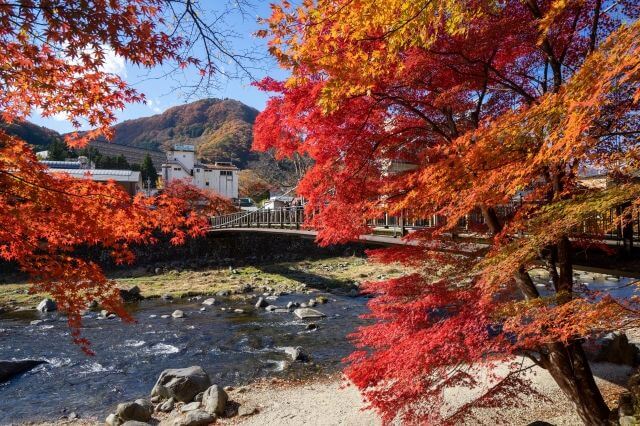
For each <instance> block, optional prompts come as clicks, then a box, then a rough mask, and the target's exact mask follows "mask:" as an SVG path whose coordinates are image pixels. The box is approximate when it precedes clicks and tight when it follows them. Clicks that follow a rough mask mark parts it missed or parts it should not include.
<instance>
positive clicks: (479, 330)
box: [254, 0, 640, 425]
mask: <svg viewBox="0 0 640 426" xmlns="http://www.w3.org/2000/svg"><path fill="white" fill-rule="evenodd" d="M639 9H640V5H638V3H637V2H632V1H604V0H583V1H553V0H549V1H545V0H526V1H521V0H516V1H505V2H494V1H485V0H471V1H459V0H447V1H442V2H432V1H428V0H420V1H412V2H407V1H403V0H388V1H384V2H379V1H373V0H362V1H355V2H354V1H350V0H343V1H342V0H341V1H328V0H319V1H317V2H308V1H305V2H303V4H302V5H301V6H296V7H293V6H290V5H289V3H288V2H286V1H283V2H281V5H275V6H273V13H272V16H271V17H270V18H269V19H268V20H266V21H265V25H266V28H265V30H264V31H262V32H261V33H260V34H261V35H262V36H265V37H268V38H269V42H270V47H271V52H272V53H273V54H274V55H275V56H276V57H277V58H278V60H279V61H280V63H281V64H282V65H283V66H284V67H286V68H288V69H289V70H290V71H291V76H290V77H289V78H288V79H287V80H286V81H284V82H277V81H274V80H272V79H266V80H263V81H262V82H261V83H260V84H259V86H260V87H261V88H262V89H263V90H265V91H269V92H275V95H274V96H273V97H272V98H271V99H270V100H269V102H268V105H267V108H266V110H265V111H263V112H262V113H261V114H260V116H259V117H258V120H257V123H256V126H255V141H254V146H255V147H256V148H257V149H262V150H266V149H271V148H273V149H275V150H276V151H277V153H278V154H279V155H281V156H287V155H292V154H293V153H298V154H303V155H308V156H310V157H311V158H312V159H313V160H314V165H313V167H312V168H311V170H310V171H309V172H308V173H307V175H306V176H305V177H304V179H303V180H302V181H301V183H300V185H299V186H298V188H299V192H300V193H301V195H303V196H304V197H305V198H306V199H307V200H308V201H309V204H308V205H307V209H308V212H309V213H312V212H313V216H311V218H310V219H309V220H310V224H311V225H313V226H314V227H316V228H318V229H319V236H318V239H319V241H320V242H321V243H323V244H330V243H335V242H341V241H345V240H348V239H351V238H355V237H357V236H358V235H359V234H361V233H363V232H367V227H366V225H365V223H366V222H365V220H366V219H369V218H375V217H379V216H380V215H381V214H382V213H383V212H385V211H386V212H389V213H391V214H394V213H396V214H399V213H401V212H403V213H404V214H405V215H407V214H410V215H411V216H413V217H417V218H430V217H433V216H434V215H438V216H439V217H441V218H444V219H445V220H444V221H441V222H440V223H439V226H437V227H435V228H432V229H429V230H424V231H418V232H415V233H412V234H411V236H410V238H411V239H412V240H413V241H415V242H417V245H416V246H407V247H400V248H390V249H384V250H381V251H378V252H375V253H374V257H375V258H377V259H379V260H381V261H384V262H392V261H393V262H395V261H399V262H404V263H407V264H411V265H413V266H415V267H417V268H418V271H419V272H418V273H415V274H411V275H408V276H405V277H402V278H398V279H391V280H386V281H383V282H378V283H368V284H367V285H366V290H367V291H369V292H372V293H374V294H376V295H377V297H376V298H375V299H373V300H372V301H371V303H370V307H371V317H372V318H373V319H375V320H376V321H375V323H374V324H373V325H370V326H367V327H364V328H361V329H360V330H359V331H358V332H357V333H356V334H355V335H354V336H353V338H354V341H355V342H356V344H357V346H358V347H359V348H360V349H361V350H359V351H357V352H356V353H354V354H353V355H352V356H351V357H350V364H349V366H348V368H347V375H348V377H349V378H350V379H351V380H352V381H353V383H355V384H356V385H357V386H358V387H359V388H360V389H361V390H362V391H363V393H364V395H365V396H366V398H367V399H368V401H369V402H370V404H371V405H372V406H373V407H374V408H375V409H377V410H378V411H379V412H380V413H381V414H382V416H383V419H384V420H385V421H386V422H391V421H392V420H393V419H394V418H396V417H397V416H400V417H401V418H402V419H403V420H404V421H406V422H407V423H416V424H417V423H425V422H427V423H430V424H441V423H455V422H457V421H460V420H461V419H462V418H463V416H465V415H467V414H469V412H470V410H471V409H473V408H476V407H491V406H496V405H500V404H511V405H512V404H516V403H518V401H522V400H523V399H526V397H527V395H528V392H531V390H528V389H529V388H528V387H527V383H526V380H524V376H523V374H522V373H523V370H526V369H527V368H528V367H526V366H525V367H523V366H522V364H520V363H518V364H517V365H515V366H512V368H509V369H508V373H505V374H496V375H494V376H490V377H489V380H480V379H479V377H481V376H482V373H483V372H486V371H487V369H488V370H491V367H492V366H494V365H495V363H498V362H500V363H505V362H506V363H507V365H509V363H510V362H512V361H514V360H521V359H522V358H521V357H525V359H527V360H528V363H529V364H530V363H531V362H533V363H534V365H538V366H540V367H542V368H544V369H546V370H548V372H549V373H550V374H551V376H552V377H553V378H554V379H555V381H556V382H557V383H558V385H559V387H560V388H561V389H562V391H563V392H564V394H565V395H566V396H567V397H568V399H569V400H570V401H571V403H572V404H573V406H574V407H575V409H576V410H577V413H578V415H579V416H580V418H581V419H582V420H583V422H584V423H585V424H594V425H595V424H605V423H606V422H607V421H608V417H609V408H608V407H607V404H606V403H605V401H604V399H603V397H602V394H601V392H600V390H599V389H598V387H597V386H596V383H595V381H594V377H593V374H592V372H591V369H590V367H589V363H588V362H587V359H586V357H585V353H584V351H583V349H582V341H583V338H585V337H589V336H594V335H597V334H599V333H602V332H606V331H608V330H612V329H619V328H622V327H625V326H628V325H629V324H632V323H633V321H634V320H636V319H637V315H636V314H637V304H636V302H637V300H636V298H629V299H623V300H616V299H613V298H612V297H609V296H607V295H602V294H600V295H594V294H593V293H589V292H585V291H583V290H581V289H580V288H579V287H578V286H576V285H575V283H574V281H573V264H572V257H573V253H574V251H575V249H576V247H577V246H578V244H579V245H581V246H584V245H591V246H598V245H599V244H600V243H601V238H602V236H603V235H604V234H605V232H608V231H610V230H611V229H612V228H615V227H618V226H619V227H621V228H628V224H629V220H630V218H632V217H635V216H634V215H635V214H637V208H638V203H640V198H639V195H640V184H638V182H637V180H636V177H637V173H638V166H639V160H640V157H639V154H640V150H639V149H638V148H639V145H638V136H639V135H640V120H638V113H639V101H640V43H639V42H638V40H640V21H638V17H639V13H640V10H639ZM589 170H597V171H598V173H601V174H603V175H606V176H607V181H608V184H607V185H606V186H602V187H594V186H593V185H584V184H583V181H582V180H581V176H583V175H584V174H585V173H586V172H588V171H589ZM514 200H517V201H518V202H517V203H515V202H514ZM612 209H617V211H618V215H617V216H616V217H615V220H614V221H613V222H612V223H610V224H609V225H605V226H604V227H600V228H599V229H595V230H593V229H591V230H589V233H588V235H587V234H586V233H585V234H584V235H582V234H581V232H582V230H583V229H584V228H582V227H581V226H582V225H583V224H584V223H588V222H589V220H591V219H593V218H596V217H598V215H600V214H602V213H603V212H608V211H610V210H612ZM505 212H506V213H508V214H506V213H505ZM470 215H478V216H481V217H482V219H483V220H482V222H483V226H482V229H480V230H479V231H480V232H482V233H483V234H484V235H485V237H488V241H489V247H488V248H486V249H484V250H482V249H481V247H478V246H476V245H474V244H473V243H472V242H469V241H464V240H462V241H461V240H459V239H458V240H453V239H450V238H449V237H448V235H449V233H450V232H454V231H455V230H456V229H455V228H456V226H457V224H458V223H459V221H460V220H463V219H465V218H467V217H469V216H470ZM573 237H579V238H573ZM540 265H543V266H544V267H545V268H546V269H547V270H548V272H549V276H550V284H549V286H548V288H545V289H543V290H542V291H541V290H540V288H539V287H537V286H536V285H534V283H533V281H532V279H531V277H530V275H529V273H528V271H529V270H530V269H531V268H534V267H538V266H540ZM519 357H520V358H519ZM503 365H504V364H503ZM487 382H488V383H490V384H491V385H490V386H488V387H484V388H483V387H482V386H481V385H486V384H487ZM460 386H461V387H472V388H480V389H482V390H481V391H478V392H477V394H476V395H477V397H476V398H474V399H473V400H471V401H469V402H467V403H464V404H462V405H457V406H456V405H455V404H450V403H447V402H446V401H445V398H444V396H445V392H446V391H447V390H448V389H452V388H455V387H460Z"/></svg>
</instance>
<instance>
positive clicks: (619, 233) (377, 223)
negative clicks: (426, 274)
mask: <svg viewBox="0 0 640 426" xmlns="http://www.w3.org/2000/svg"><path fill="white" fill-rule="evenodd" d="M517 208H518V206H516V205H505V206H500V208H499V209H498V211H497V214H498V217H499V218H502V219H504V218H506V217H509V216H510V215H512V214H513V213H515V211H516V210H517ZM617 215H618V212H616V210H615V209H611V210H610V211H607V212H604V213H602V214H598V215H594V216H593V217H591V218H589V219H586V220H585V221H584V222H583V223H582V224H581V225H580V226H578V227H576V229H575V230H574V235H575V236H576V237H580V236H584V237H594V238H604V239H606V240H614V241H622V240H623V239H625V238H627V239H629V238H632V240H634V241H639V240H640V216H639V217H634V218H633V220H632V221H631V222H630V223H629V224H628V225H627V227H626V229H623V227H621V226H617V227H616V226H615V223H616V217H617ZM305 218H306V217H305V211H304V207H302V206H293V207H282V208H277V209H260V210H255V211H241V212H236V213H231V214H226V215H222V216H215V217H212V218H211V227H212V228H213V229H224V228H282V229H301V228H303V227H304V222H305ZM445 222H446V218H445V217H443V216H440V215H433V216H431V217H427V218H420V217H416V216H414V215H412V213H411V211H409V210H407V211H403V212H402V214H400V215H396V216H394V215H389V214H384V215H383V216H381V217H379V218H376V219H370V220H368V221H367V225H368V226H369V227H371V228H373V230H374V232H382V233H391V234H392V235H393V236H402V235H405V234H406V233H408V232H411V231H412V230H418V229H425V228H432V227H437V226H441V225H443V224H444V223H445ZM484 228H485V226H484V218H483V216H482V214H480V213H479V212H472V213H470V214H468V215H467V216H465V217H464V218H462V219H461V220H460V221H459V222H458V224H457V227H456V231H455V232H456V233H458V232H459V233H464V232H475V233H480V234H482V233H483V229H484Z"/></svg>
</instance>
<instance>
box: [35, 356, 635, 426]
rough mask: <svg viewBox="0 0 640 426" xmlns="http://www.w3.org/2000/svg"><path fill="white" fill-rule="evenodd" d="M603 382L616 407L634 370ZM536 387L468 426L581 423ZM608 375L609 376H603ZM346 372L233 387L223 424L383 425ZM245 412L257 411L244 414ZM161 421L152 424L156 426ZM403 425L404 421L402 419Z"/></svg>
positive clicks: (454, 400)
mask: <svg viewBox="0 0 640 426" xmlns="http://www.w3.org/2000/svg"><path fill="white" fill-rule="evenodd" d="M592 368H593V371H594V374H595V375H596V381H597V383H598V386H599V387H600V389H601V390H602V393H603V395H604V396H605V399H606V401H607V403H608V404H609V406H610V407H614V406H615V405H616V402H617V400H618V396H619V394H620V393H621V392H622V391H623V390H624V384H625V383H626V382H627V380H628V377H629V375H630V374H631V373H632V371H633V369H632V368H631V367H627V366H620V365H614V364H608V363H597V364H592ZM527 374H528V375H529V377H530V378H531V381H532V383H533V387H534V389H535V390H537V391H538V392H539V393H540V394H542V395H543V399H538V398H536V399H533V398H531V397H526V398H525V400H524V401H521V404H519V405H518V406H511V407H510V408H491V409H483V410H476V411H475V412H473V413H472V414H471V415H470V416H469V417H467V418H466V419H465V420H464V422H462V423H460V424H464V425H474V426H475V425H487V426H488V425H496V424H508V425H515V426H518V425H528V424H529V423H531V422H534V421H536V420H544V421H546V422H549V423H551V424H553V425H557V426H573V425H580V424H581V422H580V419H579V418H578V417H577V416H576V415H575V413H574V412H573V409H572V407H571V404H570V403H569V401H568V400H567V399H566V398H565V396H564V395H563V394H562V392H561V391H560V389H559V388H558V387H557V385H556V384H555V382H554V381H553V379H552V378H551V376H550V375H549V373H547V372H546V371H545V370H542V369H540V368H534V369H532V370H530V371H529V372H528V373H527ZM603 377H604V378H606V379H604V378H603ZM345 384H346V383H345V382H344V380H343V378H342V377H341V376H337V375H335V376H330V377H325V378H316V379H314V380H312V381H308V382H287V381H282V380H277V379H272V380H263V381H260V382H256V383H253V384H250V385H248V386H243V387H239V388H236V389H233V390H230V391H229V397H230V400H231V402H230V404H239V407H240V412H241V415H238V416H235V417H232V418H226V419H224V418H223V419H219V420H218V422H217V423H216V424H222V425H255V426H271V425H273V426H294V425H295V426H298V425H312V426H334V425H347V426H365V425H366V426H368V425H374V426H375V425H380V424H381V421H380V418H379V417H378V416H377V415H376V413H374V412H373V411H371V410H365V409H364V407H365V405H366V404H365V402H364V400H363V398H362V397H361V395H360V393H359V392H358V390H357V389H356V388H355V387H354V386H348V385H346V386H345ZM473 394H474V392H472V391H470V390H468V389H458V390H453V391H451V392H450V393H447V395H446V399H447V400H448V401H449V402H450V403H451V404H452V405H457V404H462V403H464V402H466V401H468V400H469V399H470V398H472V397H473ZM242 412H244V413H253V414H248V415H242ZM158 420H161V419H158V418H156V420H155V421H154V422H153V423H155V424H157V422H158ZM38 424H39V425H73V426H85V425H93V424H104V423H103V421H100V420H98V419H78V420H74V421H60V420H58V421H55V422H50V423H38ZM398 424H402V423H401V422H398Z"/></svg>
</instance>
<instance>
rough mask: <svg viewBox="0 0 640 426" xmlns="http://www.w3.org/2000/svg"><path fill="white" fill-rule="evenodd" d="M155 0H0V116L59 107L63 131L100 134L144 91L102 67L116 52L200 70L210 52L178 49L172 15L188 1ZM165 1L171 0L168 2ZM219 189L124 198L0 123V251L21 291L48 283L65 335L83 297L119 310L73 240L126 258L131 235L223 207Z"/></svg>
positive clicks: (195, 230) (197, 226)
mask: <svg viewBox="0 0 640 426" xmlns="http://www.w3.org/2000/svg"><path fill="white" fill-rule="evenodd" d="M170 3H172V2H167V1H164V0H125V1H104V0H92V1H86V2H77V1H72V0H62V1H56V2H51V1H45V0H39V1H38V0H19V1H15V2H7V1H2V0H0V44H1V45H2V49H0V113H1V114H2V117H1V118H2V121H4V122H12V121H19V120H25V119H28V117H29V116H30V115H31V114H32V113H34V112H36V111H37V112H39V113H41V115H42V116H44V117H50V116H54V115H56V114H64V115H65V116H66V117H67V119H68V120H69V121H70V122H71V123H72V124H73V125H75V126H76V127H80V125H81V124H82V123H86V124H88V125H89V126H90V127H91V128H92V130H90V131H88V132H85V133H83V134H82V136H78V135H75V134H74V135H70V136H69V137H67V143H68V144H69V145H71V146H76V147H80V146H83V145H85V144H86V143H87V141H88V140H90V139H91V138H94V137H97V136H106V137H109V136H110V135H111V128H110V126H111V125H112V124H113V122H114V120H115V112H116V111H117V110H119V109H122V108H123V107H124V105H125V104H126V103H128V102H139V101H143V100H144V97H143V95H141V94H139V93H137V92H136V91H135V90H134V89H133V88H131V87H130V86H129V85H128V84H127V83H126V82H125V81H123V80H122V79H121V78H120V77H119V76H117V75H115V74H112V73H109V72H107V71H105V69H104V65H105V57H106V55H108V54H115V55H118V56H120V57H122V58H123V59H125V60H126V61H127V62H128V63H130V64H133V65H135V66H139V67H147V68H150V67H153V66H156V65H160V64H163V63H167V62H173V63H177V64H178V65H180V66H189V65H194V66H197V67H198V68H201V69H202V70H203V72H204V73H210V72H214V71H215V69H216V68H215V64H213V63H211V62H207V63H201V61H200V60H198V59H196V58H193V57H190V56H184V55H183V54H182V52H183V51H185V49H186V50H188V49H187V48H188V47H189V46H191V44H190V40H188V39H187V38H185V37H184V36H183V35H182V34H183V33H182V31H178V30H179V29H181V27H180V25H181V23H180V22H179V21H176V22H173V21H172V20H171V19H170V16H171V14H170V12H171V11H173V12H174V13H178V14H179V16H187V15H189V14H193V15H194V16H196V15H195V12H194V9H193V7H194V6H193V5H192V4H183V5H182V7H184V8H185V9H184V14H182V12H181V11H180V10H177V9H175V7H179V6H180V5H177V4H173V5H172V4H170ZM170 6H172V7H174V9H171V7H170ZM229 208H230V205H229V203H228V201H227V200H224V199H222V198H221V197H218V196H216V195H212V194H208V193H203V192H201V191H199V190H197V189H195V188H192V187H190V186H189V185H187V184H184V183H178V184H174V185H170V186H169V188H167V189H166V190H165V191H164V193H161V194H160V195H158V196H155V197H149V198H147V197H144V196H142V195H137V196H136V197H135V198H133V199H132V198H131V197H130V196H129V195H128V194H127V193H126V192H125V191H124V190H123V189H122V188H121V187H119V186H118V185H117V184H116V183H115V182H107V183H104V184H102V183H96V182H92V181H91V180H88V179H87V180H75V179H72V178H71V177H68V176H65V175H59V174H56V175H53V174H50V173H48V172H47V171H46V169H45V167H44V166H42V165H41V164H40V163H39V162H38V160H37V159H36V156H35V154H34V153H33V151H32V150H31V148H29V147H28V146H27V145H26V144H25V143H24V142H23V141H21V140H20V139H18V138H16V137H12V136H9V135H8V134H6V133H4V132H2V131H0V259H2V260H4V261H12V262H15V263H16V264H17V265H18V266H19V267H20V269H21V270H22V271H24V272H27V273H28V274H29V276H30V280H31V282H32V287H31V291H35V292H45V293H49V294H50V295H51V296H52V297H53V298H54V299H55V300H56V301H57V303H58V305H59V308H60V309H61V310H62V311H63V312H64V313H65V314H66V315H67V318H68V322H69V325H70V326H71V328H72V335H73V338H74V341H75V342H76V343H78V344H80V345H81V346H82V348H83V349H84V350H85V351H87V352H90V349H89V342H87V341H86V340H85V339H83V338H82V337H81V336H80V333H79V329H80V320H81V313H82V312H83V310H85V309H86V307H87V306H88V304H89V303H90V302H92V301H94V300H95V301H98V302H99V303H100V304H101V305H102V306H103V307H104V308H105V309H108V310H111V311H114V312H116V313H117V314H119V315H120V316H122V317H123V318H126V319H130V318H129V316H128V315H127V314H126V312H125V311H124V309H123V307H122V302H121V300H120V296H119V294H118V290H117V288H116V287H115V284H114V282H113V281H111V280H109V279H107V278H106V277H105V275H104V273H103V271H102V269H101V268H100V266H99V265H98V264H96V263H95V262H93V261H90V260H87V259H85V258H83V257H81V256H79V255H78V251H77V249H78V248H80V247H92V246H95V247H99V248H101V249H103V250H105V251H106V252H107V253H108V254H109V255H110V256H111V257H112V259H113V260H114V261H115V262H116V263H119V264H120V263H127V262H131V261H132V260H133V253H132V251H131V249H130V247H131V245H132V244H152V243H154V242H155V241H156V238H157V236H158V235H159V234H166V235H170V236H171V241H172V242H173V243H175V244H179V243H181V242H183V241H184V240H185V238H187V237H190V236H199V235H202V233H203V231H204V229H205V227H206V225H207V215H209V214H212V213H216V212H225V211H227V209H229Z"/></svg>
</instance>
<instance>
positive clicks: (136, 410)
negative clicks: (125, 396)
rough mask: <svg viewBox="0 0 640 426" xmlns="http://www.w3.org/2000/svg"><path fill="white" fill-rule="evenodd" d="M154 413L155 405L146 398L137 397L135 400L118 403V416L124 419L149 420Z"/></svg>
mask: <svg viewBox="0 0 640 426" xmlns="http://www.w3.org/2000/svg"><path fill="white" fill-rule="evenodd" d="M152 414H153V405H152V404H151V402H149V401H147V400H146V399H136V400H135V401H133V402H125V403H122V404H118V408H117V409H116V416H117V417H118V418H119V419H120V420H122V421H125V422H126V421H127V420H135V421H138V422H148V421H149V420H150V419H151V415H152Z"/></svg>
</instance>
